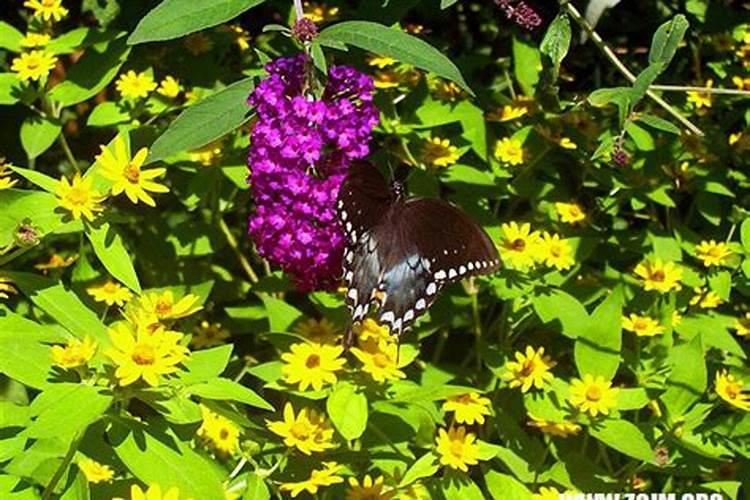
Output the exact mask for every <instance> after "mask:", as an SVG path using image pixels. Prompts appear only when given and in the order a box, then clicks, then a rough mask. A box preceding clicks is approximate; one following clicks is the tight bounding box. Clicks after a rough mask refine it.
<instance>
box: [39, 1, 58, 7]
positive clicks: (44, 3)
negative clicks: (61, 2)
mask: <svg viewBox="0 0 750 500" xmlns="http://www.w3.org/2000/svg"><path fill="white" fill-rule="evenodd" d="M56 2H57V0H42V5H43V6H45V7H54V6H55V3H56Z"/></svg>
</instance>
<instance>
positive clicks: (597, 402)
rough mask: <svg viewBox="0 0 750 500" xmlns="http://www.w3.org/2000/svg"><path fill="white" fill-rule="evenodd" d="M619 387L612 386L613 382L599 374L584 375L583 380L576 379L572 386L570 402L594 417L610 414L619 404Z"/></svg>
mask: <svg viewBox="0 0 750 500" xmlns="http://www.w3.org/2000/svg"><path fill="white" fill-rule="evenodd" d="M618 391H619V389H617V388H614V387H612V382H610V381H609V380H604V377H602V376H601V375H597V376H596V378H594V377H593V376H592V375H590V374H588V373H587V374H586V375H584V376H583V380H580V379H575V380H573V382H572V383H571V386H570V402H571V403H572V404H573V406H575V407H576V408H578V409H579V410H580V411H582V412H587V413H588V414H589V415H591V416H592V417H595V416H597V415H599V414H602V415H609V411H610V410H611V409H613V408H615V407H616V406H617V393H618Z"/></svg>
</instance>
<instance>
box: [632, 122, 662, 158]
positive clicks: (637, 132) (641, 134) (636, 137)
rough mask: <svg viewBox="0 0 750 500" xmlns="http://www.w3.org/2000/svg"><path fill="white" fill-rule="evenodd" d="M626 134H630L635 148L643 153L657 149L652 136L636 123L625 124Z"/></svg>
mask: <svg viewBox="0 0 750 500" xmlns="http://www.w3.org/2000/svg"><path fill="white" fill-rule="evenodd" d="M625 132H627V133H628V135H629V136H630V138H631V139H633V142H634V143H635V146H636V147H637V148H638V149H639V150H641V151H653V150H654V149H656V143H655V142H654V138H653V137H651V134H650V133H648V131H647V130H646V129H644V128H642V127H639V126H638V125H636V124H635V122H631V121H628V122H627V123H626V124H625Z"/></svg>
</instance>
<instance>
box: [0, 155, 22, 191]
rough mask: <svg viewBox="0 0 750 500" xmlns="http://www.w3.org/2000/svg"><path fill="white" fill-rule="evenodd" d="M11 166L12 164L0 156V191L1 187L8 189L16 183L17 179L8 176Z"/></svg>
mask: <svg viewBox="0 0 750 500" xmlns="http://www.w3.org/2000/svg"><path fill="white" fill-rule="evenodd" d="M12 166H13V165H11V164H10V163H8V162H6V161H5V158H4V157H2V156H0V191H2V190H3V189H10V188H12V187H13V186H15V185H16V184H18V181H17V180H14V179H11V178H10V176H11V174H12V171H11V167H12Z"/></svg>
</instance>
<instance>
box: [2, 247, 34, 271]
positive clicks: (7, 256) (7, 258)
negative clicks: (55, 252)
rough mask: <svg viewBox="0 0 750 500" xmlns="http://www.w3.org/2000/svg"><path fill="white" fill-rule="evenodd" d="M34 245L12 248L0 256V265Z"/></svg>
mask: <svg viewBox="0 0 750 500" xmlns="http://www.w3.org/2000/svg"><path fill="white" fill-rule="evenodd" d="M34 246H35V245H31V246H28V247H20V248H17V249H16V250H14V251H13V252H11V253H10V254H8V255H5V256H2V257H0V266H4V265H5V264H7V263H8V262H10V261H12V260H13V259H15V258H16V257H20V256H21V255H23V254H25V253H26V252H28V251H29V250H31V249H32V248H33V247H34Z"/></svg>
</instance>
